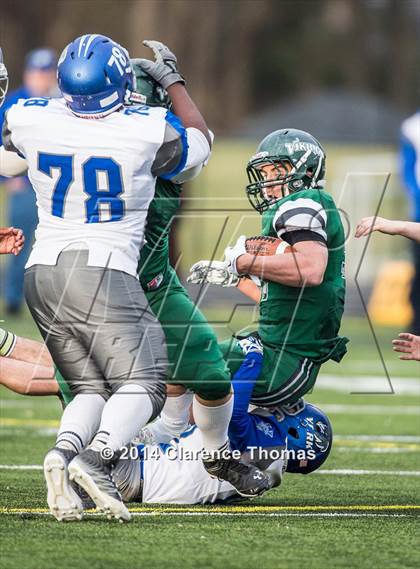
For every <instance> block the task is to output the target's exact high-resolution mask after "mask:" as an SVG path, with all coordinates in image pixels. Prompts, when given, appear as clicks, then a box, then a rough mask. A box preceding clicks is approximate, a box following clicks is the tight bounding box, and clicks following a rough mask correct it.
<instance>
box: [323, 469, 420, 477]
mask: <svg viewBox="0 0 420 569" xmlns="http://www.w3.org/2000/svg"><path fill="white" fill-rule="evenodd" d="M314 474H332V475H337V476H343V475H344V476H347V475H348V476H364V475H368V474H375V475H376V474H380V475H382V474H383V475H388V476H420V470H354V469H347V468H342V469H333V470H317V471H316V472H314Z"/></svg>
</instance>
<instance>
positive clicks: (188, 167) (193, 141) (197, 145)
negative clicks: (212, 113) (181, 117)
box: [172, 127, 214, 184]
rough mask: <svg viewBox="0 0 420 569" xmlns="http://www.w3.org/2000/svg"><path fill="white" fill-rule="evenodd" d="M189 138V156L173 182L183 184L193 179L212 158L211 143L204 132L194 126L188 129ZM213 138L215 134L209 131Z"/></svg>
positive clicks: (212, 138)
mask: <svg viewBox="0 0 420 569" xmlns="http://www.w3.org/2000/svg"><path fill="white" fill-rule="evenodd" d="M186 132H187V140H188V156H187V161H186V163H185V166H184V168H183V170H182V171H181V172H179V173H178V174H175V176H174V177H173V178H172V182H175V183H176V184H183V183H184V182H188V181H189V180H192V179H193V178H195V177H196V176H198V174H199V173H200V172H201V170H202V169H203V167H204V166H206V164H207V162H208V161H209V159H210V154H211V150H210V145H209V143H208V140H207V138H206V137H205V136H204V134H203V133H202V132H201V131H200V130H198V129H197V128H194V127H188V128H187V129H186ZM209 133H210V136H211V140H212V142H213V140H214V134H213V133H212V132H211V131H209Z"/></svg>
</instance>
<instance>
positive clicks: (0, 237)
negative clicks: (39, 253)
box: [0, 227, 25, 255]
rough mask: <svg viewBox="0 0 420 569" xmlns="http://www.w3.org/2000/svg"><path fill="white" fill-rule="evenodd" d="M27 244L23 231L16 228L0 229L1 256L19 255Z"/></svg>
mask: <svg viewBox="0 0 420 569" xmlns="http://www.w3.org/2000/svg"><path fill="white" fill-rule="evenodd" d="M24 244H25V237H24V235H23V231H22V230H21V229H16V228H15V227H0V255H7V254H8V253H12V254H13V255H19V253H20V252H21V251H22V249H23V246H24Z"/></svg>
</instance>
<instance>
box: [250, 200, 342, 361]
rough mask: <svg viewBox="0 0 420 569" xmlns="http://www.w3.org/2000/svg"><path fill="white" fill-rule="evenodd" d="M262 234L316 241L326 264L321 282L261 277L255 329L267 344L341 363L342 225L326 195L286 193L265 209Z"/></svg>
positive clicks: (287, 239)
mask: <svg viewBox="0 0 420 569" xmlns="http://www.w3.org/2000/svg"><path fill="white" fill-rule="evenodd" d="M262 234H263V235H270V236H272V237H281V238H282V239H285V240H286V241H288V242H289V243H291V244H293V243H297V242H299V241H319V242H321V243H325V244H326V246H327V247H328V264H327V268H326V271H325V275H324V280H323V282H322V283H321V284H320V285H319V286H312V287H303V288H300V287H292V286H286V285H283V284H280V283H275V282H272V281H264V282H263V286H262V297H261V304H260V325H259V333H260V335H261V339H262V340H263V342H264V343H265V344H267V345H268V346H270V347H272V348H275V349H279V350H282V349H285V350H288V351H289V352H291V353H295V354H299V355H302V356H305V357H308V358H311V359H312V360H314V361H315V362H318V363H322V362H325V361H327V360H329V359H333V360H335V361H340V360H341V358H342V357H343V355H344V354H345V353H346V343H347V342H348V339H347V338H341V337H340V336H339V335H338V332H339V328H340V323H341V317H342V315H343V310H344V297H345V274H344V261H345V257H344V242H345V236H344V229H343V225H342V223H341V219H340V214H339V212H338V210H337V207H336V205H335V203H334V200H333V198H332V197H331V195H330V194H328V193H326V192H325V191H324V190H319V189H310V190H302V191H300V192H296V193H293V194H290V195H289V196H287V197H285V198H283V199H281V200H279V201H278V202H277V203H276V204H275V205H274V206H272V207H271V208H269V209H268V210H266V211H265V212H264V214H263V218H262Z"/></svg>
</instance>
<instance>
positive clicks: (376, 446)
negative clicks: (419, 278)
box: [0, 310, 420, 569]
mask: <svg viewBox="0 0 420 569" xmlns="http://www.w3.org/2000/svg"><path fill="white" fill-rule="evenodd" d="M208 316H209V317H210V318H211V319H214V320H215V321H219V316H220V313H219V311H218V310H216V311H214V310H213V311H211V310H210V311H208ZM247 317H248V315H247V314H245V313H244V314H239V317H238V318H239V320H240V321H241V320H243V321H244V322H243V323H245V320H246V318H247ZM240 323H241V322H239V324H240ZM7 324H8V326H9V327H10V328H11V329H14V330H15V331H16V332H17V333H20V334H23V335H27V336H33V337H36V333H35V330H34V328H33V324H32V322H31V321H30V319H29V318H24V319H19V320H15V321H13V320H11V321H8V323H7ZM343 328H344V330H343V331H344V333H346V334H347V335H349V336H350V337H351V339H352V340H353V341H352V344H353V347H352V348H351V351H350V353H349V355H348V356H347V357H346V360H345V363H344V362H343V365H342V366H337V365H336V364H331V365H329V364H327V365H326V366H325V372H324V380H323V379H322V378H321V380H320V382H319V384H320V387H319V388H316V389H315V391H314V393H313V394H312V395H311V396H310V397H309V398H308V399H309V400H311V401H312V402H315V403H316V404H318V405H319V406H320V407H321V408H323V409H324V410H325V411H326V412H327V413H328V415H329V417H330V419H331V422H332V424H333V428H334V434H335V440H334V446H333V451H332V453H331V455H330V457H329V459H328V461H327V462H326V463H325V465H324V466H323V468H322V469H321V470H320V471H319V472H318V473H314V474H312V475H309V476H299V475H286V476H285V478H284V482H283V484H282V486H281V487H280V488H279V489H277V490H274V491H272V492H270V493H269V494H268V495H266V496H264V497H262V498H260V499H257V500H254V501H250V502H244V503H242V504H241V505H236V506H230V507H222V506H213V507H211V506H209V507H182V506H170V507H169V506H153V505H145V506H142V505H141V504H138V505H136V506H133V507H132V508H131V509H132V511H133V513H134V516H133V520H132V522H131V523H130V524H127V525H121V524H119V523H117V522H109V521H108V520H106V519H105V518H103V517H101V516H97V515H94V514H88V515H87V516H86V518H85V520H84V521H83V522H80V523H69V524H60V523H58V522H56V521H55V520H54V519H52V518H51V517H50V515H49V514H48V513H47V510H46V492H45V488H44V481H43V477H42V472H41V470H40V465H41V464H42V460H43V456H44V454H45V452H46V450H48V448H50V447H51V446H52V444H53V441H54V432H55V429H56V427H57V424H58V419H59V416H60V405H59V403H58V401H56V400H55V399H54V398H29V397H23V396H18V395H14V394H12V393H10V392H7V391H6V390H5V389H4V388H2V390H1V392H0V397H1V423H0V424H1V430H0V435H1V439H0V441H1V445H0V463H1V465H0V488H1V490H0V524H1V535H2V540H1V547H0V566H1V567H2V569H6V568H12V567H13V568H15V567H19V568H25V569H30V568H34V569H39V568H43V569H48V568H50V567H51V568H52V567H54V568H55V567H72V568H73V567H79V568H81V569H82V568H85V567H86V568H90V569H94V568H103V567H112V568H115V569H119V568H124V569H126V568H127V567H129V568H133V567H135V568H137V567H139V568H140V567H141V568H143V567H144V568H148V569H149V568H150V569H152V568H161V567H162V568H164V567H165V568H166V567H182V568H186V569H187V568H191V569H196V568H199V567H200V568H201V567H209V568H213V567H214V568H220V567H223V568H226V569H228V568H238V569H246V568H248V567H250V568H251V567H252V568H254V567H259V568H261V569H278V568H283V567H309V568H318V567H319V568H325V567H418V566H420V555H419V551H418V550H419V548H418V541H419V537H420V535H419V533H420V532H419V524H418V521H419V514H420V495H419V482H420V478H419V476H420V463H419V448H420V423H419V408H418V404H419V384H418V380H417V379H416V377H418V371H419V367H418V364H417V363H412V362H408V363H403V362H400V361H399V360H398V359H397V358H396V355H395V354H393V353H392V351H391V350H390V349H389V342H390V339H391V338H392V337H393V336H394V334H395V331H394V330H389V329H377V330H376V332H377V337H378V340H379V343H380V346H381V348H382V350H383V357H384V361H385V363H386V365H387V368H388V370H389V371H390V374H391V378H396V377H397V376H400V377H402V376H405V377H403V378H402V379H401V380H400V382H397V394H390V393H383V394H377V395H372V394H370V395H366V394H365V395H356V394H354V393H353V394H350V393H349V391H350V389H347V390H346V388H345V387H343V385H347V383H348V382H349V378H350V381H353V380H354V381H356V379H357V376H360V375H361V371H363V370H364V369H365V370H368V371H369V374H372V375H375V373H376V374H377V375H378V377H379V378H380V377H381V375H380V369H381V363H380V361H379V360H378V356H377V355H376V353H375V348H374V345H373V340H372V338H371V337H370V336H369V331H368V328H367V326H366V322H365V321H363V320H359V319H347V320H346V321H345V323H344V327H343ZM352 362H353V365H354V370H355V371H354V374H352ZM374 364H377V366H375V365H374ZM391 372H392V373H391ZM327 376H328V377H327ZM331 377H333V389H331ZM352 377H353V380H351V378H352ZM372 381H373V380H372V379H370V380H369V379H367V378H365V379H364V380H360V377H359V379H358V383H357V385H358V390H360V384H362V385H363V389H362V390H363V391H372V389H369V382H371V385H374V384H373V383H372ZM346 382H347V383H346ZM360 382H361V383H360ZM365 384H366V386H365ZM322 385H323V387H322ZM375 386H376V387H375V389H376V390H377V385H376V384H375ZM340 389H341V391H340ZM399 390H402V392H401V394H398V391H399ZM380 391H382V392H387V391H388V392H389V386H388V383H387V381H386V380H385V379H383V385H381V386H380Z"/></svg>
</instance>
